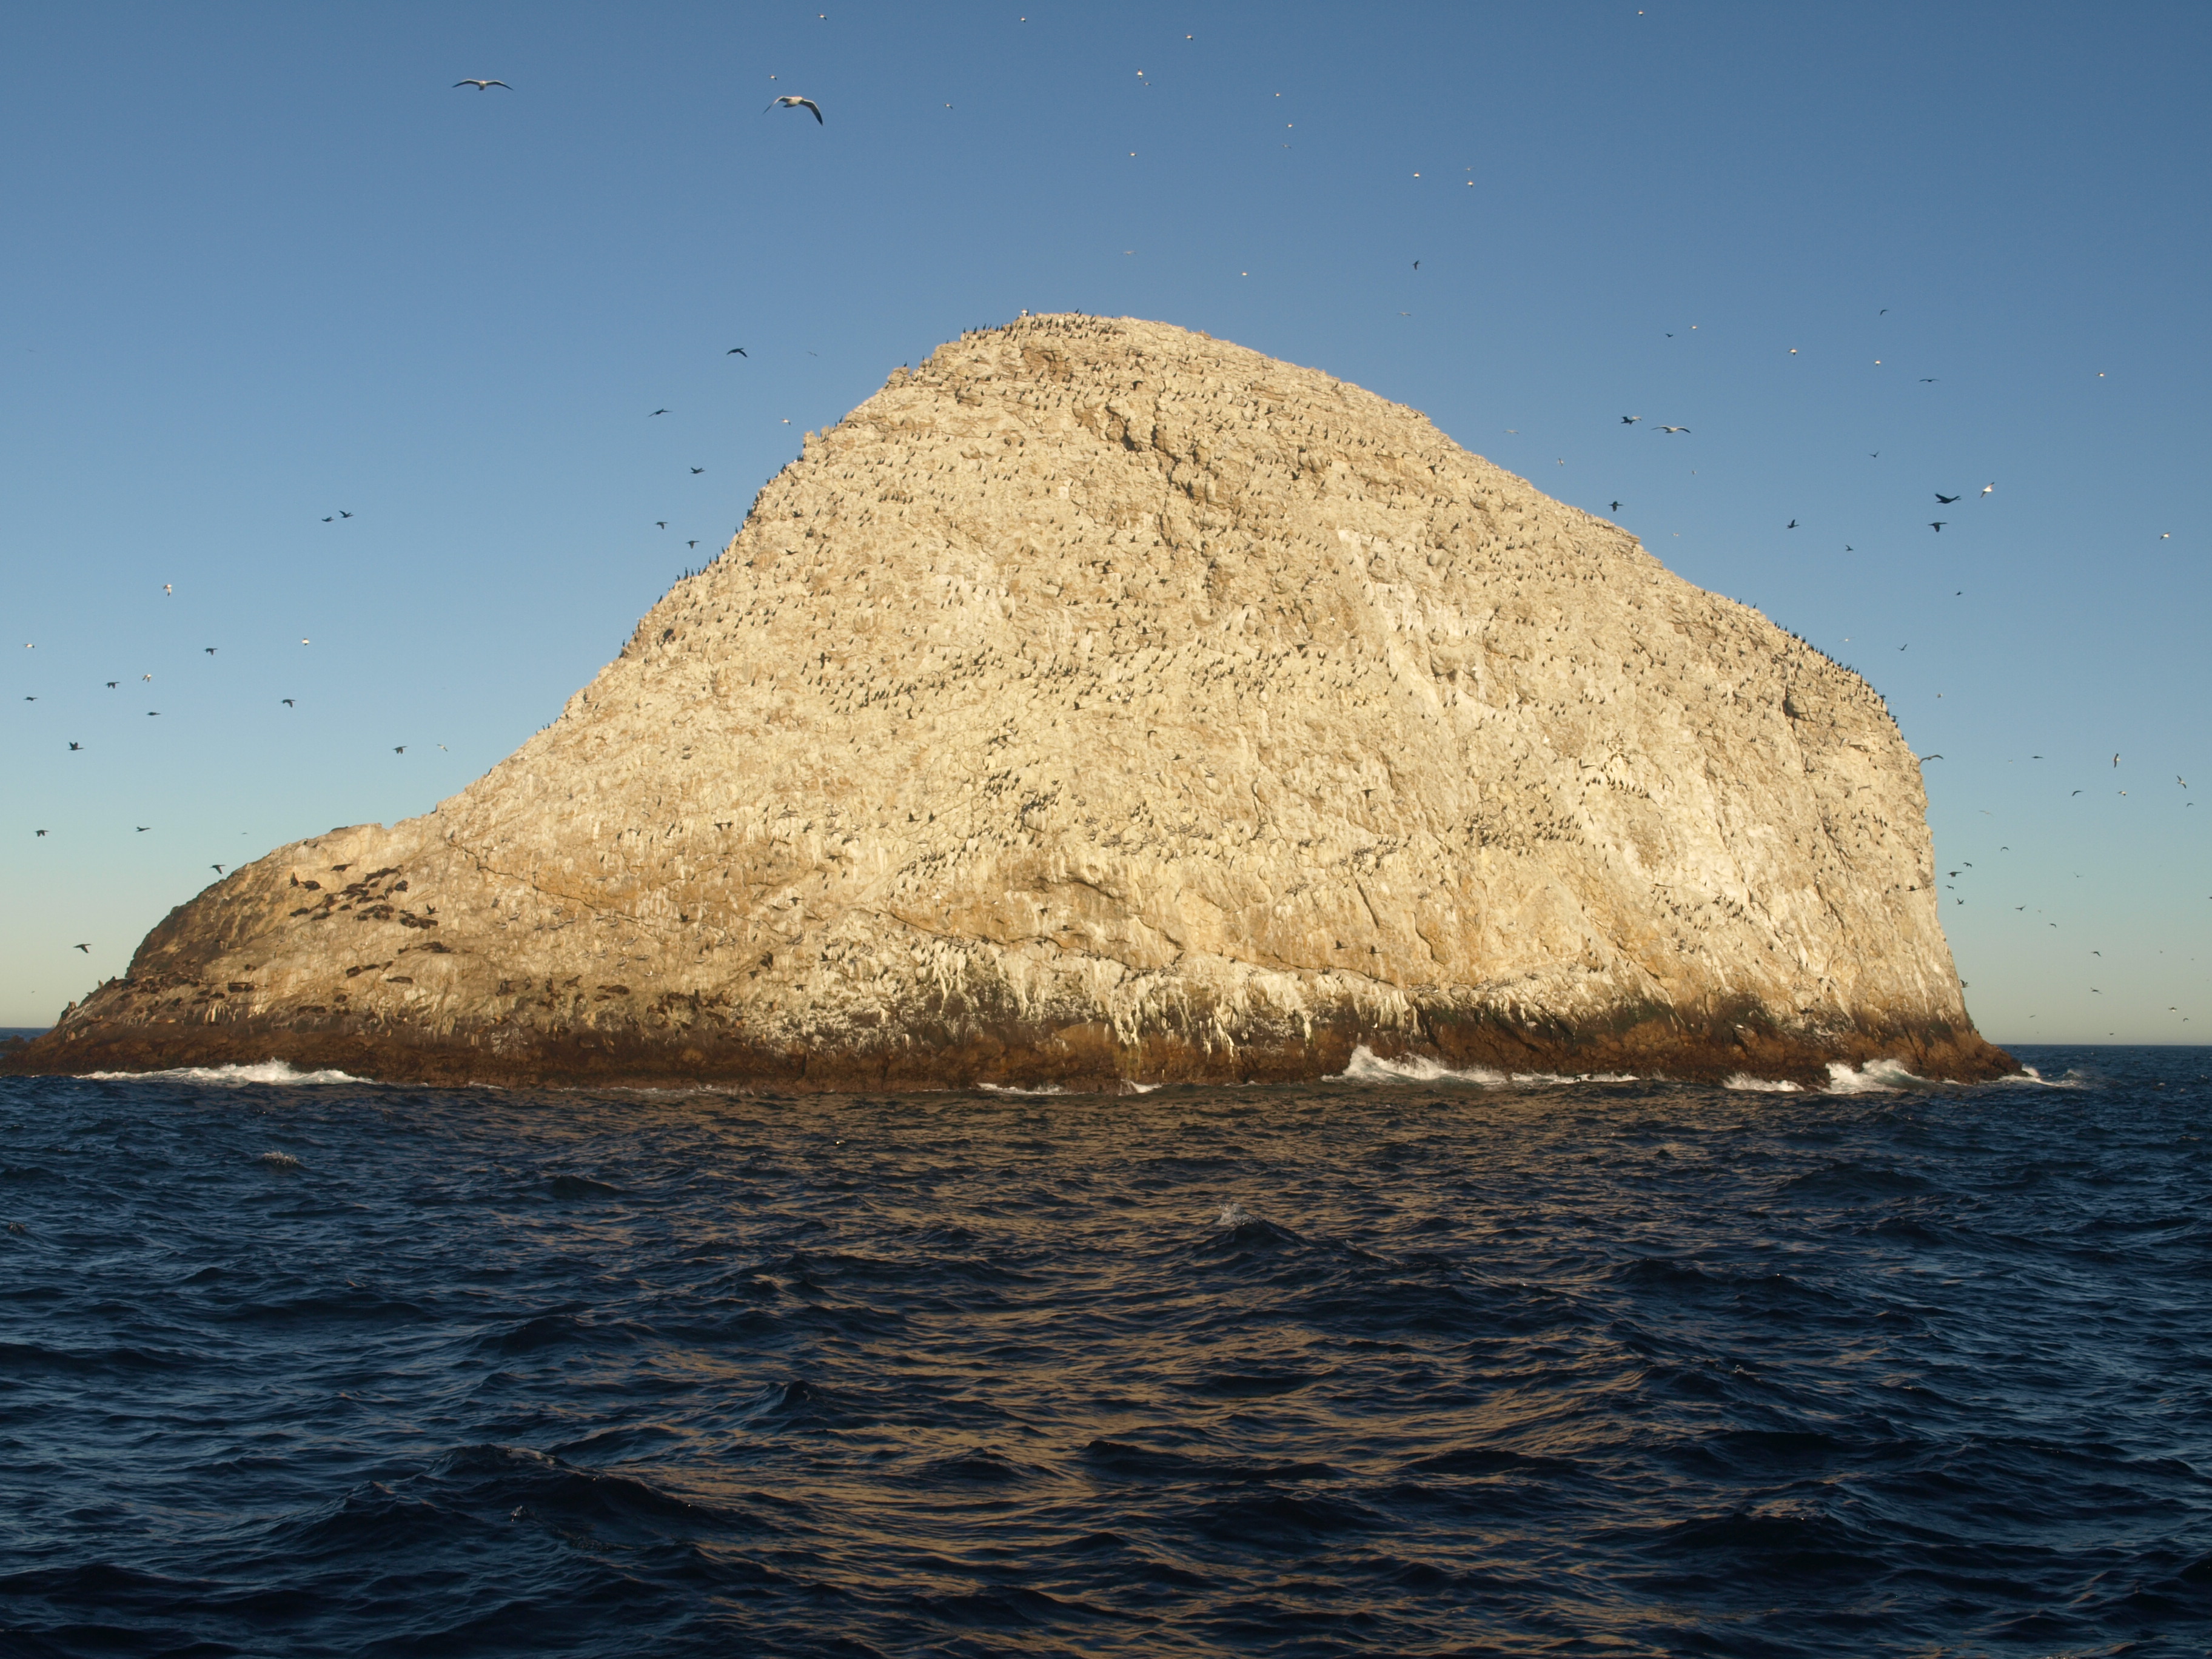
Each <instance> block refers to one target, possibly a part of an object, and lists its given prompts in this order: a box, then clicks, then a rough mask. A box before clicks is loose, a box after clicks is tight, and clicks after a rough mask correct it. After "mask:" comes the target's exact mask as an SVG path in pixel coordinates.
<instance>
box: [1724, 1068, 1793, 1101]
mask: <svg viewBox="0 0 2212 1659" xmlns="http://www.w3.org/2000/svg"><path fill="white" fill-rule="evenodd" d="M1721 1087H1722V1088H1723V1089H1749V1090H1753V1091H1756V1092H1758V1093H1759V1094H1767V1095H1794V1094H1798V1093H1802V1090H1801V1088H1800V1086H1799V1085H1796V1084H1795V1083H1792V1082H1790V1079H1788V1078H1772V1077H1753V1076H1752V1075H1751V1073H1748V1072H1730V1073H1729V1074H1728V1075H1727V1076H1726V1077H1725V1078H1723V1079H1721Z"/></svg>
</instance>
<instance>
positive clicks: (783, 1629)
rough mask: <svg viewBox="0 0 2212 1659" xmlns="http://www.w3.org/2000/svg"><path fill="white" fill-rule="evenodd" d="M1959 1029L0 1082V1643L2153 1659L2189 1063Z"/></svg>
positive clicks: (2198, 1274) (2170, 1632) (91, 1648)
mask: <svg viewBox="0 0 2212 1659" xmlns="http://www.w3.org/2000/svg"><path fill="white" fill-rule="evenodd" d="M2022 1057H2023V1058H2024V1059H2026V1060H2029V1061H2030V1062H2031V1063H2033V1065H2034V1066H2036V1067H2037V1068H2038V1069H2039V1072H2040V1073H2041V1075H2042V1077H2043V1078H2044V1079H2046V1080H2047V1082H2046V1083H2045V1084H2035V1083H2015V1084H2008V1085H1990V1086H1985V1087H1979V1088H1972V1089H1963V1088H1948V1087H1943V1088H1923V1087H1916V1086H1914V1085H1912V1083H1911V1079H1905V1078H1903V1077H1901V1076H1899V1075H1898V1074H1895V1073H1889V1074H1887V1076H1886V1078H1884V1077H1875V1078H1863V1079H1857V1083H1858V1085H1859V1086H1858V1087H1857V1089H1856V1090H1854V1091H1850V1092H1831V1093H1820V1094H1813V1093H1800V1094H1781V1093H1759V1092H1750V1091H1728V1090H1721V1089H1711V1088H1699V1087H1691V1086H1682V1085H1667V1084H1652V1083H1649V1082H1625V1083H1602V1082H1598V1083H1557V1082H1546V1081H1542V1080H1536V1079H1525V1080H1522V1081H1518V1082H1516V1081H1510V1080H1508V1081H1493V1082H1491V1083H1487V1084H1483V1083H1474V1082H1468V1081H1465V1080H1455V1079H1450V1078H1429V1079H1420V1078H1407V1079H1390V1078H1389V1077H1388V1076H1387V1075H1383V1074H1377V1075H1376V1076H1375V1077H1374V1078H1372V1079H1370V1080H1366V1081H1361V1082H1349V1081H1347V1082H1338V1083H1330V1084H1326V1085H1316V1086H1310V1087H1297V1088H1271V1089H1242V1090H1223V1089H1163V1090H1160V1091H1157V1092H1154V1093H1152V1094H1148V1095H1144V1096H1138V1097H1120V1098H1102V1097H1085V1096H1061V1097H1015V1096H1006V1095H990V1094H978V1095H969V1094H929V1095H905V1096H897V1097H869V1098H776V1097H732V1096H727V1095H714V1094H705V1093H701V1094H657V1095H655V1094H636V1093H560V1092H544V1093H514V1092H501V1091H491V1090H467V1091H425V1090H421V1089H414V1088H404V1087H382V1086H375V1085H366V1084H361V1083H356V1082H351V1081H348V1080H343V1079H334V1080H325V1081H320V1082H314V1081H301V1082H274V1083H272V1082H256V1081H247V1080H244V1079H238V1078H235V1077H234V1078H230V1079H215V1078H197V1079H194V1078H185V1077H175V1076H172V1077H169V1078H166V1079H150V1080H149V1079H139V1080H115V1081H100V1080H83V1079H79V1080H70V1081H58V1080H48V1079H9V1080H0V1223H3V1224H4V1231H0V1652H4V1653H6V1654H8V1655H10V1656H13V1655H50V1654H67V1655H86V1656H91V1655H100V1656H117V1655H152V1654H163V1655H193V1656H202V1655H210V1656H211V1655H219V1654H256V1655H260V1654H267V1655H286V1656H294V1655H370V1654H374V1655H403V1654H467V1655H477V1654H485V1655H492V1654H532V1655H537V1654H591V1655H607V1656H624V1659H628V1656H635V1655H640V1654H652V1655H655V1656H659V1655H688V1654H717V1655H720V1654H753V1653H773V1654H823V1655H830V1654H836V1655H869V1654H882V1655H894V1654H896V1655H909V1654H913V1655H920V1654H932V1655H940V1654H941V1655H986V1654H1127V1655H1159V1654H1165V1655H1176V1654H1193V1655H1195V1654H1214V1653H1237V1654H1247V1653H1249V1654H1271V1655H1316V1656H1318V1655H1336V1654H1361V1655H1370V1654H1425V1655H1431V1654H1432V1655H1442V1654H1530V1655H1534V1654H1543V1655H1562V1654H1593V1655H1607V1656H1630V1655H1643V1654H1653V1655H1656V1654H1667V1655H1677V1654H1680V1655H1762V1656H1764V1655H1820V1656H1832V1655H1839V1654H1843V1655H1899V1656H1905V1655H1912V1656H1936V1655H1981V1654H2021V1655H2069V1656H2087V1655H2118V1654H2130V1655H2146V1656H2148V1655H2176V1656H2179V1655H2190V1656H2198V1655H2202V1654H2203V1653H2205V1652H2206V1651H2207V1650H2212V1155H2209V1154H2208V1139H2207V1135H2208V1131H2212V1082H2208V1080H2207V1079H2208V1078H2212V1050H2207V1049H2175V1048H2100V1049H2075V1050H2065V1049H2041V1050H2029V1051H2024V1052H2023V1054H2022ZM1885 1080H1886V1081H1887V1083H1889V1084H1891V1085H1895V1086H1892V1087H1887V1088H1882V1087H1875V1086H1870V1085H1875V1084H1878V1083H1881V1082H1883V1081H1885ZM2052 1085H2057V1086H2052Z"/></svg>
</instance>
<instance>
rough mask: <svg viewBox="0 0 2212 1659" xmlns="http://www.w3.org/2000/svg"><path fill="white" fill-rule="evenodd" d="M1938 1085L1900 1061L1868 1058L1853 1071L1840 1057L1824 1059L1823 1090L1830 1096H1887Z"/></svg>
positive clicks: (1937, 1086) (1938, 1086)
mask: <svg viewBox="0 0 2212 1659" xmlns="http://www.w3.org/2000/svg"><path fill="white" fill-rule="evenodd" d="M1941 1086H1942V1085H1940V1084H1936V1083H1934V1082H1931V1081H1930V1080H1929V1079H1927V1078H1924V1077H1918V1076H1916V1075H1915V1074H1914V1073H1911V1072H1908V1071H1906V1070H1905V1063H1904V1061H1902V1060H1869V1061H1867V1063H1866V1064H1865V1065H1864V1066H1861V1067H1859V1068H1858V1069H1857V1071H1853V1070H1852V1069H1851V1068H1850V1066H1846V1065H1844V1063H1843V1062H1842V1061H1841V1060H1830V1061H1829V1062H1828V1087H1827V1091H1826V1092H1828V1093H1829V1094H1832V1095H1889V1094H1896V1093H1899V1091H1906V1090H1917V1089H1935V1088H1940V1087H1941Z"/></svg>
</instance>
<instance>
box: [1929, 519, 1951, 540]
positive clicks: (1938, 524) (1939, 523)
mask: <svg viewBox="0 0 2212 1659" xmlns="http://www.w3.org/2000/svg"><path fill="white" fill-rule="evenodd" d="M1950 522H1951V521H1950V520H1948V519H1930V520H1929V521H1928V527H1929V529H1930V530H1932V531H1934V532H1936V534H1937V535H1939V536H1940V535H1942V533H1943V526H1945V525H1947V524H1948V523H1950Z"/></svg>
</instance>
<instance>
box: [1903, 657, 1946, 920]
mask: <svg viewBox="0 0 2212 1659" xmlns="http://www.w3.org/2000/svg"><path fill="white" fill-rule="evenodd" d="M1897 648H1898V649H1899V650H1900V651H1902V650H1904V649H1905V647H1903V646H1901V645H1900V646H1899V647H1897ZM1942 758H1943V757H1942V756H1941V755H1923V756H1922V757H1920V763H1921V764H1922V765H1923V766H1925V765H1927V764H1928V763H1929V761H1932V760H1942ZM1951 873H1952V874H1953V875H1954V876H1955V875H1957V874H1958V873H1959V872H1957V871H1955V870H1954V871H1953V872H1951Z"/></svg>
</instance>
